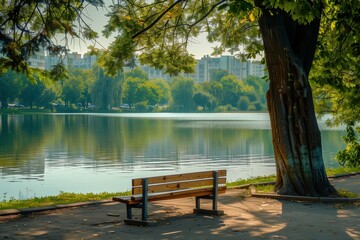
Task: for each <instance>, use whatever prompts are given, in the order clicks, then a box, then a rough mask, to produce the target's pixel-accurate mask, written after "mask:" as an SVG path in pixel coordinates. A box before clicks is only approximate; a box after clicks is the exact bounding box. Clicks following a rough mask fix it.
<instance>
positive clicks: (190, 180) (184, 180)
mask: <svg viewBox="0 0 360 240" xmlns="http://www.w3.org/2000/svg"><path fill="white" fill-rule="evenodd" d="M215 172H217V176H218V179H217V185H225V183H226V170H218V171H206V172H195V173H185V174H175V175H167V176H159V177H149V178H146V179H147V192H148V193H160V192H169V191H176V190H182V189H189V188H202V187H212V186H213V185H214V180H215V179H214V175H215V174H216V173H215ZM143 179H144V178H137V179H133V180H132V194H133V195H135V194H142V192H143Z"/></svg>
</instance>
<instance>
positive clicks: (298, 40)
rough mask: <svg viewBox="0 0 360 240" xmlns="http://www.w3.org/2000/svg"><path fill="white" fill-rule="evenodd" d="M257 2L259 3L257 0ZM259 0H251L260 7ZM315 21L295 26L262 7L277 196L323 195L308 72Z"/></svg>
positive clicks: (325, 187) (325, 186) (326, 188)
mask: <svg viewBox="0 0 360 240" xmlns="http://www.w3.org/2000/svg"><path fill="white" fill-rule="evenodd" d="M259 2H260V4H259ZM261 2H262V1H256V3H257V6H259V7H261ZM319 24H320V19H315V20H314V21H312V22H311V23H309V24H307V25H300V24H299V23H297V22H295V21H294V20H292V19H291V17H290V16H289V15H288V14H287V13H286V12H284V11H280V10H274V9H272V12H271V13H270V12H269V10H267V9H263V14H262V15H261V17H260V20H259V25H260V30H261V34H262V38H263V42H264V47H265V59H266V64H267V67H268V71H269V78H270V88H269V91H268V93H267V103H268V109H269V114H270V121H271V129H272V138H273V146H274V154H275V160H276V171H277V180H276V186H275V190H276V191H277V192H278V193H279V194H286V195H302V196H328V195H331V194H333V193H335V192H336V190H335V189H334V188H333V186H332V185H331V184H330V183H329V181H328V178H327V176H326V172H325V167H324V161H323V157H322V147H321V135H320V130H319V127H318V124H317V121H316V116H315V111H314V105H313V99H312V92H311V88H310V85H309V81H308V76H309V72H310V68H311V65H312V61H313V58H314V53H315V49H316V41H317V36H318V32H319Z"/></svg>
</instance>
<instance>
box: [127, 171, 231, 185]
mask: <svg viewBox="0 0 360 240" xmlns="http://www.w3.org/2000/svg"><path fill="white" fill-rule="evenodd" d="M218 176H219V178H220V177H226V170H219V171H218ZM212 177H213V171H207V172H195V173H183V174H174V175H167V176H158V177H150V178H148V184H155V183H164V182H177V181H185V180H193V179H202V178H212ZM141 184H142V179H141V178H136V179H133V180H132V185H133V186H141Z"/></svg>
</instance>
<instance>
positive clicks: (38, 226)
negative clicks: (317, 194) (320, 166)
mask: <svg viewBox="0 0 360 240" xmlns="http://www.w3.org/2000/svg"><path fill="white" fill-rule="evenodd" d="M331 181H332V183H333V184H334V185H335V187H336V188H338V189H347V190H350V191H352V192H356V193H360V175H356V176H351V177H346V178H339V179H333V180H331ZM241 191H242V190H238V189H232V190H228V191H227V193H226V194H222V195H220V196H219V207H218V208H219V209H221V210H224V211H225V214H226V215H225V216H221V217H207V216H201V215H193V214H192V213H191V212H192V209H193V207H194V199H193V198H186V199H178V200H168V201H161V202H155V203H150V206H149V212H150V215H149V217H150V219H153V220H157V222H158V223H157V225H155V226H151V227H136V226H128V225H124V223H123V218H124V217H125V216H126V212H125V205H124V204H120V203H113V202H111V203H106V204H101V205H87V206H83V207H74V208H65V209H58V210H51V211H46V212H42V213H34V214H30V215H27V216H15V215H11V216H0V239H51V240H53V239H54V240H57V239H59V240H60V239H61V240H67V239H125V240H126V239H129V240H130V239H131V240H141V239H156V240H158V239H160V240H166V239H187V240H190V239H201V240H203V239H217V240H218V239H291V240H293V239H301V240H303V239H307V240H309V239H316V240H318V239H328V240H329V239H330V240H331V239H341V240H346V239H360V207H359V203H355V204H351V205H347V204H324V203H304V202H302V203H301V202H291V201H281V200H274V199H261V198H254V197H247V198H242V197H240V194H241ZM134 211H135V210H134Z"/></svg>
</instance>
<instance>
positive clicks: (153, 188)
mask: <svg viewBox="0 0 360 240" xmlns="http://www.w3.org/2000/svg"><path fill="white" fill-rule="evenodd" d="M213 182H214V179H213V178H208V179H198V180H187V181H180V182H171V183H158V184H149V186H148V192H149V194H150V193H157V192H167V191H176V190H180V189H189V188H196V187H204V186H211V187H212V185H213ZM225 183H226V178H219V180H218V184H225ZM141 193H142V187H140V186H139V187H133V189H132V194H141Z"/></svg>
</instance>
